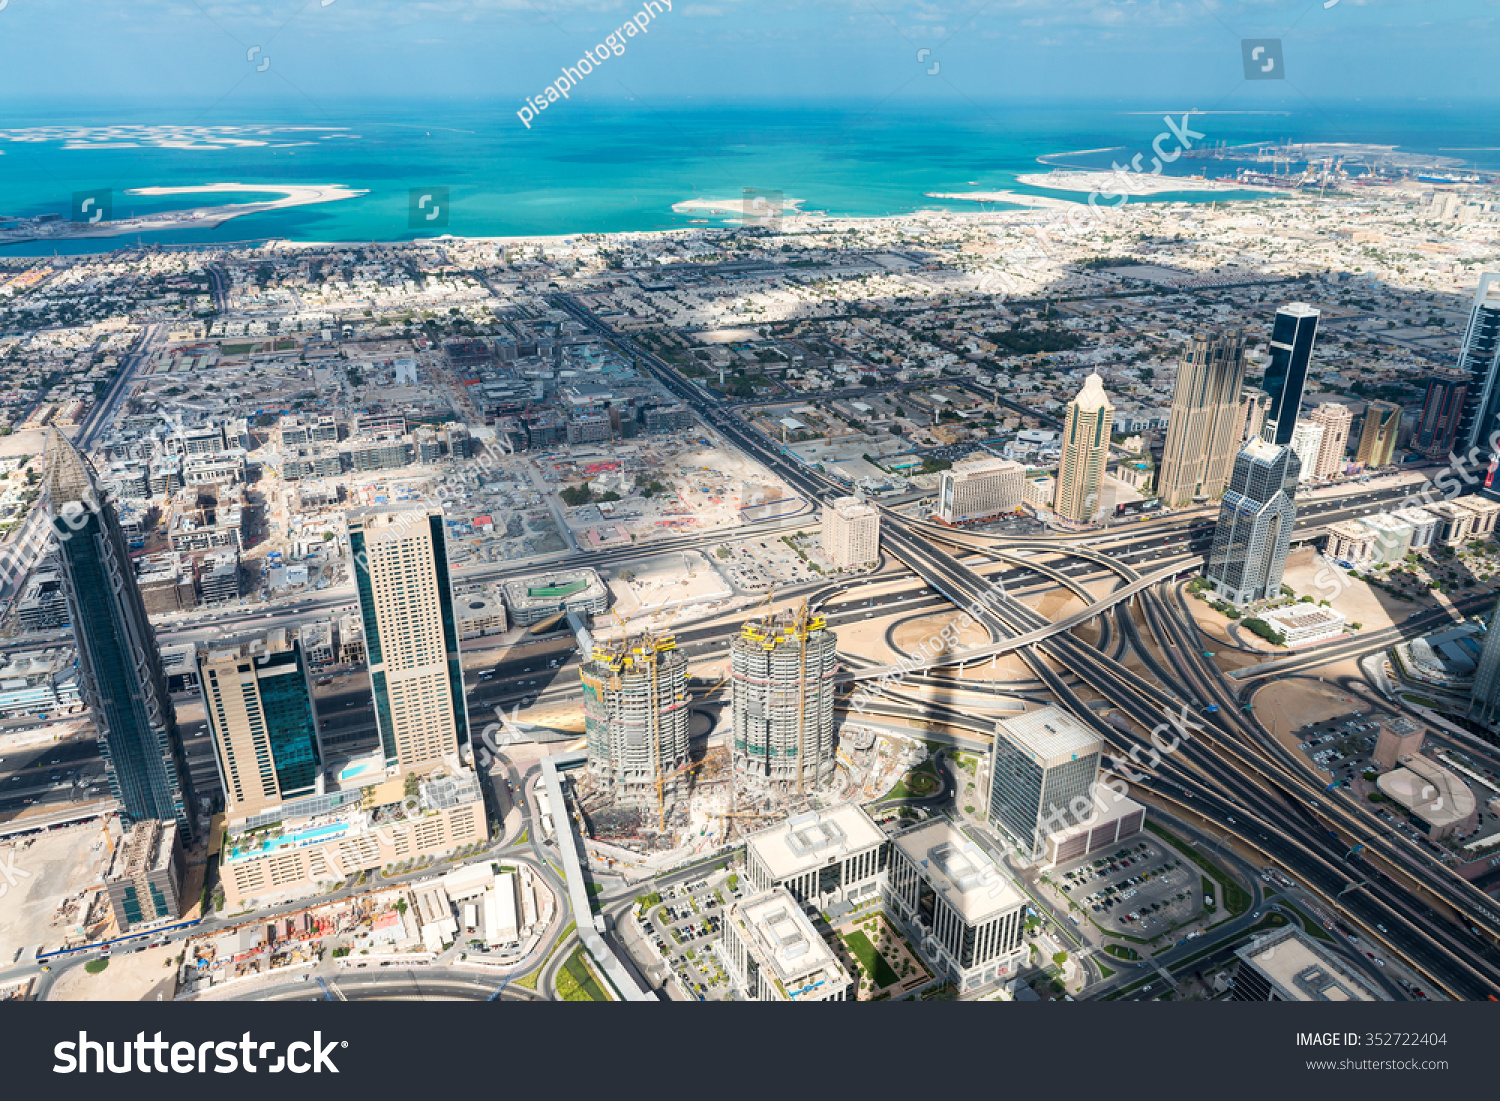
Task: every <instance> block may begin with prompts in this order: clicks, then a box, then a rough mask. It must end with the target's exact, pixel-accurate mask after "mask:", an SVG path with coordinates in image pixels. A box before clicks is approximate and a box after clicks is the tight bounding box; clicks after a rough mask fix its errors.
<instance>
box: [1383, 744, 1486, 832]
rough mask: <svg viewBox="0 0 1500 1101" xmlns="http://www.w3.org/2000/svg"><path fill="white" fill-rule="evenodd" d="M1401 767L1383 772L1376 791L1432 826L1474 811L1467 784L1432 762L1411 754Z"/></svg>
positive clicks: (1447, 823) (1465, 816)
mask: <svg viewBox="0 0 1500 1101" xmlns="http://www.w3.org/2000/svg"><path fill="white" fill-rule="evenodd" d="M1400 763H1401V767H1400V768H1395V769H1392V770H1391V771H1390V772H1387V773H1385V774H1384V775H1383V776H1381V777H1380V779H1378V780H1376V781H1375V784H1376V786H1377V787H1378V788H1380V790H1381V791H1382V792H1383V793H1384V794H1385V795H1388V796H1389V797H1390V798H1392V799H1394V800H1395V801H1396V802H1398V803H1400V804H1401V805H1402V806H1403V807H1405V808H1406V809H1407V810H1409V811H1411V812H1412V813H1413V814H1415V815H1416V816H1417V817H1419V818H1421V819H1422V820H1423V821H1424V822H1427V823H1428V824H1430V825H1432V826H1439V827H1441V826H1447V825H1449V824H1451V823H1453V822H1461V821H1463V820H1464V819H1465V818H1467V817H1469V815H1471V814H1473V813H1474V808H1475V805H1476V804H1475V800H1474V793H1473V792H1472V791H1470V790H1469V785H1468V784H1466V783H1464V782H1463V781H1462V780H1460V779H1459V778H1458V777H1457V776H1455V775H1454V774H1453V773H1451V772H1449V771H1448V770H1447V769H1446V768H1444V767H1443V766H1442V765H1440V764H1438V763H1436V762H1435V761H1429V760H1428V759H1427V758H1426V757H1423V756H1421V755H1420V754H1416V753H1411V754H1407V755H1406V756H1404V757H1402V758H1400Z"/></svg>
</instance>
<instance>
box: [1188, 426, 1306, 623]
mask: <svg viewBox="0 0 1500 1101" xmlns="http://www.w3.org/2000/svg"><path fill="white" fill-rule="evenodd" d="M1301 469H1302V468H1301V464H1300V463H1299V462H1298V461H1297V456H1296V455H1295V454H1294V453H1293V451H1292V449H1291V448H1290V447H1283V446H1277V445H1276V444H1272V443H1267V442H1266V441H1265V440H1251V441H1250V442H1249V443H1247V444H1246V445H1245V446H1244V448H1242V449H1241V451H1240V453H1239V454H1238V455H1237V456H1235V460H1234V473H1233V474H1232V475H1230V478H1229V489H1228V490H1226V491H1225V493H1224V500H1223V501H1222V502H1220V504H1219V520H1218V523H1217V524H1216V525H1215V527H1214V542H1213V547H1212V549H1211V550H1210V551H1209V555H1208V567H1207V569H1206V570H1205V571H1204V576H1205V577H1206V578H1207V579H1208V582H1209V584H1210V585H1211V586H1212V587H1213V590H1214V592H1216V593H1217V594H1218V595H1219V596H1220V597H1221V598H1223V599H1224V600H1227V601H1229V602H1230V603H1231V604H1249V603H1250V602H1252V601H1255V600H1266V599H1269V598H1270V597H1273V596H1275V595H1276V594H1278V593H1279V592H1281V575H1282V574H1283V572H1285V570H1286V556H1287V552H1288V551H1289V550H1290V549H1291V545H1292V531H1293V530H1294V529H1295V528H1296V526H1297V505H1296V501H1295V494H1296V491H1297V475H1298V474H1299V473H1300V472H1301Z"/></svg>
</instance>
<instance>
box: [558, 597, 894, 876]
mask: <svg viewBox="0 0 1500 1101" xmlns="http://www.w3.org/2000/svg"><path fill="white" fill-rule="evenodd" d="M622 626H623V624H622ZM580 640H581V641H580V645H581V646H586V647H587V648H588V649H587V654H588V656H587V658H586V660H585V661H584V663H583V667H582V671H581V679H582V682H583V695H584V717H585V734H586V742H587V753H588V764H587V768H586V769H585V770H583V772H582V773H581V774H580V775H579V776H578V780H577V784H576V786H575V787H574V790H573V794H574V796H575V799H576V802H577V805H578V807H579V809H580V811H581V812H582V815H583V819H584V822H585V824H586V827H587V830H588V832H589V835H590V837H591V839H593V840H594V841H598V842H604V843H606V844H608V845H612V846H616V847H619V848H622V849H625V850H628V851H630V852H633V853H637V854H642V855H650V854H660V853H667V852H673V851H677V850H681V849H683V848H684V847H687V848H693V847H701V846H702V845H705V844H722V843H723V842H724V841H726V840H728V839H729V838H731V837H733V836H736V835H738V834H742V833H745V832H748V831H753V830H754V829H756V828H759V827H761V826H763V825H764V824H765V823H766V822H767V821H770V820H774V819H778V818H782V817H784V816H786V815H787V814H792V813H797V812H798V811H801V810H805V809H808V808H809V807H813V806H816V805H817V804H818V803H819V802H822V801H826V800H828V799H830V798H837V797H842V793H843V792H844V791H845V789H849V790H860V789H861V787H862V782H861V781H862V779H863V773H864V772H865V771H866V770H865V769H863V768H857V767H855V766H854V764H853V761H854V760H855V759H857V758H858V759H863V758H864V757H865V756H866V754H865V753H861V752H859V749H865V750H868V748H869V746H868V745H864V744H861V745H860V747H859V749H855V750H854V755H853V756H852V757H851V756H846V757H845V758H844V763H843V765H842V766H840V765H839V759H838V757H837V756H836V754H837V749H838V744H837V740H836V737H835V720H834V694H835V688H834V679H833V678H834V673H835V671H836V669H837V660H838V659H837V637H836V636H835V635H834V633H833V632H832V631H830V630H829V629H828V628H827V625H826V623H825V621H824V620H823V618H822V617H820V616H817V615H815V614H813V613H812V612H810V611H809V609H808V608H807V606H806V605H805V604H804V605H802V606H800V607H798V608H796V609H793V610H789V611H781V612H766V613H764V614H762V615H759V616H757V617H755V618H753V619H751V620H748V621H746V622H745V623H743V624H741V625H740V628H739V633H738V634H737V635H736V636H735V637H734V638H733V640H732V643H731V656H730V665H729V673H728V675H727V676H725V677H724V678H723V679H722V680H720V681H719V682H718V683H717V684H715V685H713V686H712V687H709V688H707V689H706V690H704V691H703V692H702V693H701V695H700V696H699V700H700V707H699V711H700V719H701V713H702V712H703V711H706V710H707V711H713V712H716V714H715V715H713V716H712V719H711V729H709V730H706V731H702V734H703V736H702V737H699V738H695V737H694V736H693V734H694V731H693V727H692V721H693V718H694V715H693V710H692V709H693V705H694V701H693V698H692V696H690V694H689V692H688V688H687V683H688V664H689V663H688V659H687V657H686V656H685V655H684V654H683V652H682V651H681V650H679V649H678V648H677V643H676V640H675V639H674V637H673V636H671V635H668V634H657V633H649V632H647V633H637V634H626V635H625V636H624V637H621V638H617V639H611V640H595V639H594V638H592V637H591V636H589V635H588V634H587V632H583V633H582V634H581V635H580ZM726 686H727V687H729V689H730V700H729V701H728V702H729V706H728V707H727V708H725V707H724V706H723V704H722V702H719V703H712V702H709V701H712V700H714V699H715V698H716V697H717V696H718V694H719V693H720V692H721V690H723V689H724V688H725V687H726ZM864 740H865V741H866V742H868V741H869V739H868V738H866V739H864ZM856 741H859V739H856ZM840 767H842V768H843V769H844V772H845V773H848V775H840V773H839V768H840ZM851 769H852V770H853V771H854V772H859V773H860V774H861V775H860V776H855V775H853V774H852V773H851ZM836 788H837V789H838V791H835V789H836Z"/></svg>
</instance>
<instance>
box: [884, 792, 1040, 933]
mask: <svg viewBox="0 0 1500 1101" xmlns="http://www.w3.org/2000/svg"><path fill="white" fill-rule="evenodd" d="M896 846H897V847H898V848H899V849H901V851H902V852H904V853H905V854H906V855H907V856H908V857H909V858H910V859H911V861H912V862H913V863H914V864H916V865H917V867H919V868H921V869H922V870H923V872H924V874H925V876H926V878H927V880H928V882H930V883H931V884H932V885H933V886H934V887H936V888H937V891H938V893H939V894H940V895H942V896H943V898H944V899H945V900H946V901H947V902H948V905H950V906H952V907H953V909H954V910H956V911H957V912H958V915H959V917H961V918H963V919H964V921H966V922H968V923H969V924H971V925H975V924H978V923H979V922H982V921H986V920H988V919H989V918H991V917H994V916H996V915H997V914H1002V913H1006V912H1008V911H1010V910H1013V909H1015V908H1016V907H1017V906H1021V905H1023V904H1024V903H1025V901H1026V899H1025V897H1024V896H1023V895H1022V894H1021V892H1020V891H1019V890H1017V889H1016V886H1015V884H1014V883H1012V882H1011V880H1010V877H1009V876H1007V875H1006V874H1005V872H1004V871H1003V870H1002V869H1001V867H1000V866H999V865H998V864H996V863H995V862H994V861H993V860H991V859H990V858H989V856H987V855H986V854H985V852H984V850H982V849H981V848H980V847H979V846H978V845H976V844H975V843H974V842H972V841H970V840H969V839H968V838H967V837H965V836H964V835H963V834H961V833H960V832H959V831H958V830H957V829H956V828H955V827H954V825H953V823H952V822H950V821H949V820H948V819H946V818H937V819H934V820H932V821H930V822H928V823H927V824H926V825H923V826H920V827H918V828H917V829H914V830H910V831H908V832H906V833H904V834H901V835H900V836H899V837H897V838H896Z"/></svg>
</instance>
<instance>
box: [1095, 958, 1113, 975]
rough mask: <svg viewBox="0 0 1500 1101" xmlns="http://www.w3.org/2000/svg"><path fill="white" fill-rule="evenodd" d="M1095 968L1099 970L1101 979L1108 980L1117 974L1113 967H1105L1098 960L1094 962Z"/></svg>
mask: <svg viewBox="0 0 1500 1101" xmlns="http://www.w3.org/2000/svg"><path fill="white" fill-rule="evenodd" d="M1094 966H1096V967H1098V968H1099V976H1100V978H1105V979H1107V978H1109V977H1110V976H1111V975H1113V974H1114V973H1115V969H1114V968H1113V967H1105V966H1104V964H1102V963H1100V962H1099V961H1098V960H1095V961H1094Z"/></svg>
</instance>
